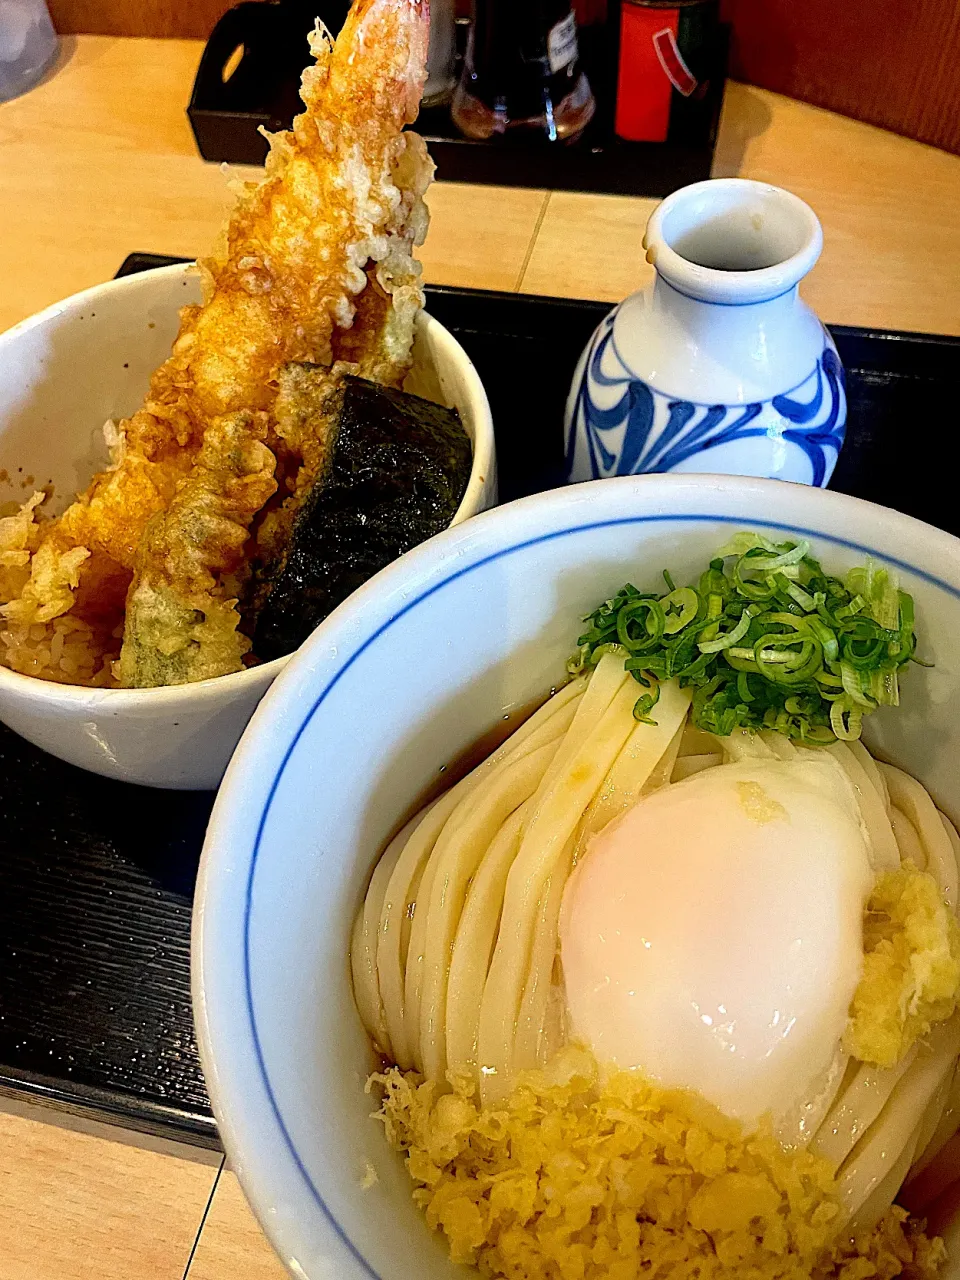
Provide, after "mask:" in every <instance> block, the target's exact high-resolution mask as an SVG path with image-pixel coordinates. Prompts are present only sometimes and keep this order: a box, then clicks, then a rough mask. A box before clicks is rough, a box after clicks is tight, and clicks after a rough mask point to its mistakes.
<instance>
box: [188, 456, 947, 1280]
mask: <svg viewBox="0 0 960 1280" xmlns="http://www.w3.org/2000/svg"><path fill="white" fill-rule="evenodd" d="M598 483H599V482H596V481H592V482H589V481H588V482H586V483H583V484H579V485H571V486H567V487H565V488H562V489H554V490H548V491H546V492H544V493H540V494H535V495H532V496H530V497H527V498H522V499H519V500H517V501H514V502H510V503H506V504H504V505H503V506H501V507H498V508H495V509H493V510H491V511H487V512H485V513H481V514H480V515H479V516H478V517H476V518H475V519H473V520H471V521H470V522H469V525H467V526H465V527H463V528H460V529H449V530H447V531H445V532H444V533H442V534H440V535H438V536H437V537H436V538H434V539H431V540H430V542H429V543H424V544H422V545H421V546H420V547H418V548H415V549H414V550H413V551H412V552H410V553H409V554H408V555H407V556H405V557H404V558H403V560H402V561H398V562H395V563H394V564H392V565H390V566H388V567H387V568H386V569H383V570H381V572H380V573H379V574H377V575H376V576H375V577H374V578H372V579H370V581H369V582H367V583H366V584H365V585H364V586H363V587H361V588H360V589H359V590H358V591H357V592H355V593H354V594H353V595H352V596H350V597H349V598H348V599H347V600H346V601H344V603H343V604H342V605H340V606H339V607H338V608H337V609H336V610H335V611H334V612H333V613H332V614H331V615H330V616H329V617H328V618H327V619H326V620H325V621H324V622H323V623H321V625H320V627H318V628H317V630H316V631H315V632H314V633H313V635H312V636H311V637H310V639H309V640H308V641H306V642H305V644H304V645H303V646H302V647H301V648H300V649H299V650H298V651H297V653H296V654H295V655H293V660H292V661H291V663H290V664H289V665H288V667H287V669H286V670H285V671H284V673H283V674H282V675H281V677H280V678H279V679H278V680H277V681H276V683H275V684H274V685H273V686H272V688H271V689H270V691H269V692H268V694H267V696H266V697H265V698H264V699H263V701H262V702H261V703H260V705H259V707H258V709H257V711H256V712H255V714H254V716H253V718H252V720H251V721H250V724H249V725H248V727H247V729H246V730H245V732H244V734H243V736H242V738H241V740H240V744H239V746H238V748H237V751H236V752H235V754H234V756H233V758H232V760H231V763H230V765H229V766H228V769H227V772H226V775H225V777H224V780H223V783H222V784H221V787H220V791H219V793H218V795H217V799H216V802H215V805H214V808H213V812H212V814H211V818H210V823H209V826H208V828H207V835H206V839H205V841H204V847H203V852H202V855H201V861H200V867H199V873H198V878H197V887H196V895H195V899H194V909H193V929H192V941H191V980H192V996H193V1008H194V1018H195V1023H196V1029H197V1039H198V1045H199V1050H200V1058H201V1063H202V1066H203V1070H204V1075H205V1078H206V1080H207V1084H208V1088H209V1092H210V1098H211V1103H212V1106H213V1110H214V1114H215V1117H216V1120H217V1124H218V1128H219V1131H220V1133H221V1137H222V1139H223V1144H224V1149H225V1151H226V1152H227V1155H228V1157H229V1158H230V1159H231V1161H232V1163H233V1164H234V1166H235V1167H236V1168H237V1169H238V1171H239V1177H240V1181H241V1184H242V1186H243V1190H244V1192H245V1194H246V1196H247V1199H248V1200H249V1202H250V1204H251V1205H252V1207H253V1209H254V1212H255V1213H256V1215H257V1217H258V1219H259V1220H260V1223H261V1225H262V1226H263V1228H264V1231H265V1232H266V1234H267V1235H268V1236H269V1237H270V1239H271V1240H272V1241H273V1243H274V1247H275V1248H276V1249H277V1252H278V1253H279V1254H280V1255H281V1257H283V1258H287V1257H291V1256H295V1254H294V1253H293V1252H292V1247H293V1234H294V1231H295V1230H296V1228H294V1229H289V1228H285V1227H284V1225H283V1224H282V1223H280V1222H278V1221H277V1219H276V1217H275V1215H273V1214H271V1212H270V1206H271V1205H272V1204H274V1203H275V1202H276V1195H275V1193H274V1184H276V1183H279V1182H280V1181H281V1180H283V1181H284V1190H285V1193H286V1194H287V1196H288V1197H289V1196H290V1195H291V1194H295V1193H294V1192H293V1191H292V1183H291V1179H293V1180H295V1181H296V1180H298V1181H299V1193H300V1195H301V1196H302V1197H303V1202H304V1203H309V1202H310V1201H312V1203H313V1205H314V1207H315V1208H319V1210H320V1214H321V1218H320V1221H321V1223H322V1228H321V1229H322V1232H323V1233H324V1236H325V1244H326V1245H329V1246H331V1247H334V1246H335V1243H336V1242H339V1245H340V1246H341V1248H342V1249H343V1250H345V1251H346V1253H345V1254H343V1255H341V1257H342V1259H343V1261H345V1262H346V1261H347V1255H349V1258H351V1259H352V1260H353V1263H354V1264H355V1265H357V1266H359V1268H360V1269H361V1271H360V1272H358V1273H356V1274H360V1273H361V1272H362V1273H363V1274H365V1275H366V1276H368V1277H370V1278H371V1280H381V1278H380V1273H379V1272H377V1270H376V1269H375V1268H374V1267H373V1266H372V1264H371V1263H369V1262H368V1261H367V1260H366V1258H365V1257H364V1256H363V1254H362V1252H361V1250H360V1249H359V1247H358V1246H357V1245H355V1244H354V1242H353V1241H352V1240H351V1239H350V1238H349V1236H348V1235H347V1233H346V1231H345V1229H344V1228H343V1227H342V1225H341V1224H340V1223H339V1222H338V1220H337V1218H336V1217H335V1215H334V1213H333V1211H332V1210H331V1209H330V1207H329V1206H328V1204H327V1202H326V1200H325V1198H324V1195H323V1193H322V1190H321V1189H320V1188H319V1187H317V1186H316V1185H315V1184H314V1182H313V1179H312V1178H311V1176H310V1174H309V1172H308V1170H307V1167H306V1164H305V1162H304V1160H303V1158H302V1157H301V1155H300V1154H299V1152H298V1150H297V1147H296V1144H295V1142H294V1140H293V1138H292V1136H291V1133H290V1130H289V1127H288V1125H287V1123H286V1121H285V1120H284V1118H283V1115H282V1114H281V1111H280V1108H279V1104H278V1102H277V1099H276V1096H275V1093H274V1090H273V1086H272V1085H271V1082H270V1077H269V1073H268V1071H267V1066H266V1062H265V1058H264V1054H263V1048H262V1045H261V1043H260V1039H259V1035H258V1031H257V1024H256V1012H255V1008H254V995H253V987H252V980H251V969H250V965H251V953H250V933H249V927H250V912H251V907H252V903H253V896H254V877H255V872H256V866H257V858H258V856H259V853H260V849H261V844H262V841H263V838H264V831H265V827H266V824H267V820H268V817H269V815H270V810H271V806H272V803H273V799H274V797H275V795H276V792H277V789H278V786H279V784H280V780H281V778H282V776H283V773H284V771H285V769H286V767H287V765H288V764H289V762H290V760H291V758H292V757H293V755H294V753H295V752H296V750H297V747H298V744H299V742H300V740H301V738H302V736H303V735H304V733H305V731H306V729H307V727H308V725H309V724H310V722H311V720H312V719H313V717H314V715H315V714H316V713H317V711H318V710H319V708H320V706H321V705H322V703H323V700H324V698H325V697H326V695H327V694H328V693H329V692H330V690H331V689H332V688H333V686H334V684H335V683H337V682H338V681H339V680H340V679H341V678H342V676H343V675H344V674H345V673H346V672H347V671H348V670H349V668H350V667H351V666H352V664H353V662H354V661H355V660H356V659H357V658H358V657H359V656H360V654H361V653H363V652H364V651H365V650H366V649H367V648H369V647H370V646H371V645H372V644H374V643H375V642H376V640H377V639H378V638H379V637H380V636H381V635H383V634H384V632H385V631H387V630H388V629H389V628H390V626H392V625H393V623H395V622H396V621H398V620H399V618H400V617H402V616H404V615H405V614H407V613H409V612H410V611H411V610H412V609H414V608H417V607H418V606H419V605H420V604H422V603H423V602H424V601H425V600H427V599H428V598H430V597H431V596H433V595H434V594H436V593H437V592H438V591H439V590H441V589H442V588H443V587H444V586H445V585H446V584H448V583H449V582H452V581H455V580H456V579H458V578H461V577H463V576H464V575H466V574H469V573H472V572H474V571H475V570H476V569H478V568H481V567H482V566H483V565H485V564H487V563H489V562H490V561H492V560H496V559H500V558H503V557H504V556H507V555H511V554H514V553H515V552H517V551H520V550H524V549H526V548H528V547H530V546H531V545H536V544H538V543H542V542H544V541H548V540H554V539H557V538H560V537H564V536H568V535H570V534H575V533H581V532H587V531H589V530H590V529H595V528H604V527H610V526H617V525H625V524H642V523H667V522H671V521H675V522H679V523H690V524H695V523H696V522H700V521H712V522H717V523H721V524H728V525H730V526H738V525H739V526H741V527H749V526H755V527H758V528H761V529H762V528H768V529H771V530H780V531H783V532H784V533H787V534H789V533H797V534H800V535H801V536H809V537H811V538H813V539H815V540H817V541H818V542H823V543H829V544H831V545H833V546H836V547H842V548H844V549H847V550H853V551H855V552H857V553H859V554H861V555H873V556H875V557H877V558H879V559H881V560H882V561H883V562H885V563H887V564H891V565H894V566H896V567H898V568H900V569H901V570H903V571H904V572H907V573H910V574H911V575H915V576H916V577H918V578H920V579H921V580H923V581H925V582H927V583H929V584H930V585H931V586H933V587H935V588H937V589H939V590H942V591H944V592H946V593H947V594H949V595H951V596H952V597H954V598H955V599H958V600H960V539H958V538H956V537H954V536H953V535H952V534H949V533H946V532H945V531H943V530H940V529H937V528H935V527H934V526H932V525H927V524H925V523H924V522H923V521H920V520H917V519H915V518H914V517H912V516H907V515H904V514H902V513H900V512H895V511H893V510H891V509H888V508H884V507H880V506H878V505H876V504H874V503H871V502H867V501H865V500H863V499H860V498H854V497H852V496H849V495H846V494H838V493H835V492H831V491H828V490H822V489H814V488H810V487H808V486H804V485H794V484H789V483H787V482H784V481H778V480H759V479H745V478H743V477H736V476H719V475H707V474H696V475H694V474H686V475H649V476H626V477H619V478H616V479H613V480H606V481H603V482H602V483H603V486H604V487H603V489H602V490H599V491H598V489H597V484H598ZM727 495H730V499H731V502H732V500H733V495H739V499H740V501H741V502H742V501H743V499H744V497H745V496H749V495H756V497H757V498H758V499H759V500H760V501H759V502H758V503H757V504H753V505H757V506H762V507H764V508H765V509H766V510H767V511H768V512H770V513H771V515H772V513H773V512H775V511H777V510H778V509H780V510H782V511H783V512H784V514H783V515H782V516H781V517H778V518H771V516H767V517H759V516H758V517H754V516H749V515H743V514H736V515H724V514H723V512H722V511H721V510H720V507H721V506H722V504H723V502H724V501H725V499H726V498H727ZM777 498H779V499H780V501H779V503H778V502H777V501H776V499H777ZM657 499H659V501H657ZM698 499H702V500H703V506H702V507H698V506H697V505H695V504H696V502H697V500H698ZM631 500H633V501H634V505H635V506H639V505H641V504H642V503H644V502H646V504H647V505H648V506H651V507H652V508H653V509H652V510H650V511H648V512H645V513H644V514H633V515H628V514H626V513H625V512H624V511H621V512H619V514H611V509H617V508H618V507H625V506H628V505H629V504H630V502H631ZM678 506H679V510H678V509H677V507H678ZM605 509H606V512H607V515H606V518H603V512H604V510H605ZM818 511H820V512H822V513H823V514H822V515H821V516H820V517H819V521H820V522H821V523H826V524H832V525H833V526H834V527H835V528H838V529H843V528H845V527H847V526H848V525H849V524H850V523H853V524H854V525H857V526H858V527H859V529H861V530H869V528H870V525H871V523H873V525H874V527H876V526H877V524H878V523H880V522H882V527H883V530H884V534H883V538H882V539H881V541H883V542H886V543H888V544H889V545H896V546H909V545H910V543H911V541H912V542H915V541H916V539H917V538H918V537H919V538H920V539H922V541H923V543H924V547H925V550H926V557H925V558H927V559H928V562H929V563H933V564H937V565H945V566H950V567H952V568H953V581H952V582H951V581H948V580H947V579H946V578H943V577H940V576H939V575H938V574H936V573H933V572H931V571H929V570H926V569H921V568H919V567H918V566H917V565H915V564H913V563H911V562H910V561H909V560H905V559H902V558H899V557H897V556H895V555H892V554H888V553H886V552H880V551H878V550H877V549H876V548H875V547H871V546H870V545H869V544H868V543H866V542H863V541H860V540H859V538H853V537H848V536H845V535H844V534H843V533H828V532H826V531H824V530H823V529H818V528H817V527H816V524H817V523H818V516H817V512H818ZM845 513H846V515H845ZM530 517H532V520H531V519H530ZM558 517H559V518H560V519H561V522H562V523H563V527H559V528H558V527H554V525H555V523H556V521H557V518H558ZM525 524H526V525H527V526H531V527H530V528H528V533H527V536H525V537H516V536H514V540H513V541H511V534H513V535H516V533H517V531H518V530H521V529H522V528H523V527H524V525H525ZM927 549H928V550H927ZM411 581H412V582H414V583H415V584H416V585H415V586H414V587H413V589H410V586H409V584H410V583H411ZM405 584H407V589H406V590H404V585H405ZM394 604H395V605H396V606H397V607H396V608H395V609H394V610H393V611H392V612H391V608H392V607H393V605H394ZM237 877H240V878H241V883H242V882H243V880H245V889H244V891H243V901H244V908H243V916H242V919H237V918H236V915H235V913H234V912H233V911H232V909H231V906H230V902H229V894H226V893H225V890H224V886H227V885H228V884H229V882H230V881H231V880H236V878H237ZM221 917H222V918H221ZM231 928H232V929H234V930H237V929H239V930H240V938H239V939H235V940H234V942H233V944H232V945H229V947H228V946H227V944H228V943H229V938H228V935H227V934H223V931H224V930H225V929H226V930H229V929H231ZM218 931H219V932H220V933H221V934H223V936H222V938H221V939H220V941H219V942H218V940H217V935H218ZM234 951H235V952H236V954H238V955H240V956H241V957H242V961H241V963H242V966H243V992H244V996H243V1007H237V1008H233V1009H231V1011H230V1012H231V1021H232V1022H233V1036H232V1037H231V1038H230V1039H223V1040H221V1039H220V1038H219V1037H218V1036H217V1033H216V1031H215V1030H214V1027H213V1023H212V1021H211V1018H210V1012H209V1011H210V996H211V993H213V999H214V1000H217V999H218V998H219V996H218V994H217V988H218V987H219V988H223V989H224V991H226V988H225V983H224V981H223V979H222V977H219V976H218V975H217V973H216V963H217V962H216V960H215V959H214V957H215V956H216V955H218V954H221V953H222V954H230V955H233V954H234ZM221 963H222V962H221ZM233 1015H236V1018H235V1019H234V1018H233ZM228 1060H229V1062H230V1071H229V1072H223V1071H221V1070H220V1066H219V1064H220V1063H221V1062H227V1061H228ZM231 1074H232V1075H233V1076H234V1080H231V1078H230V1077H231ZM241 1078H242V1079H243V1081H244V1085H243V1087H242V1088H235V1087H234V1083H235V1080H239V1079H241ZM261 1109H262V1110H261ZM257 1115H259V1116H260V1121H259V1122H258V1121H256V1120H255V1118H254V1117H255V1116H257ZM264 1116H265V1118H266V1122H267V1124H268V1126H269V1131H270V1134H271V1147H273V1146H277V1147H278V1148H279V1149H280V1150H281V1151H285V1153H286V1154H285V1160H286V1164H285V1167H284V1168H282V1169H279V1168H278V1169H277V1170H275V1173H274V1175H270V1174H268V1173H265V1172H264V1170H263V1168H261V1167H259V1166H258V1161H257V1154H258V1144H257V1142H256V1138H255V1133H256V1131H257V1129H258V1127H262V1122H263V1119H264ZM274 1139H279V1142H278V1143H277V1142H274ZM298 1274H306V1273H302V1272H301V1273H298Z"/></svg>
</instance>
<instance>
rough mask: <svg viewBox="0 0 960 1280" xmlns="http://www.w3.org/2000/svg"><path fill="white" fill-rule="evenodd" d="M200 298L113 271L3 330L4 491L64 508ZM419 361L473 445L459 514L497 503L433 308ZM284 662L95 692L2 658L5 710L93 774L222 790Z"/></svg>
mask: <svg viewBox="0 0 960 1280" xmlns="http://www.w3.org/2000/svg"><path fill="white" fill-rule="evenodd" d="M199 299H200V281H199V277H198V276H197V274H196V272H195V271H193V270H192V269H191V267H190V266H188V265H179V266H171V267H161V268H159V269H158V270H155V271H146V272H141V273H139V274H137V275H133V276H127V277H125V278H124V279H121V280H113V281H110V282H108V283H106V284H103V285H98V286H96V287H95V288H93V289H88V290H86V291H85V292H83V293H79V294H76V295H74V296H73V297H72V298H67V299H66V300H65V301H63V302H58V303H56V304H55V305H54V306H52V307H49V308H48V309H47V310H46V311H43V312H41V313H40V314H39V315H36V316H33V317H31V318H30V319H28V320H25V321H23V322H22V323H21V324H19V325H15V326H14V328H12V329H9V330H8V331H7V332H6V333H4V334H0V477H5V478H3V479H2V480H0V501H11V500H14V501H17V502H23V501H24V499H25V498H27V497H29V495H30V493H31V492H32V491H33V489H34V487H37V488H39V487H41V486H43V485H45V484H47V483H52V484H53V485H54V488H55V502H54V504H53V509H54V510H62V508H63V507H64V506H66V505H67V503H68V502H69V501H70V500H71V499H72V497H73V495H74V494H75V493H76V492H77V490H79V489H84V488H85V487H86V486H87V484H88V483H89V480H90V477H91V475H93V474H94V473H95V472H96V471H97V470H98V469H100V468H101V467H102V466H103V465H104V464H105V463H106V462H107V451H106V447H105V445H104V443H103V436H102V430H101V429H102V426H103V424H104V423H105V422H106V421H107V419H108V418H113V419H116V420H119V419H121V418H124V417H128V416H129V415H130V414H131V413H133V412H134V411H135V410H136V409H137V407H138V406H139V405H140V403H141V402H142V400H143V396H144V393H145V392H146V389H147V386H148V384H149V380H150V376H151V374H152V373H153V371H154V369H155V368H157V366H158V365H160V364H162V363H163V361H164V360H165V359H166V358H167V356H168V355H169V353H170V348H171V345H172V343H173V340H174V338H175V337H176V334H177V326H178V313H179V309H180V307H182V306H184V305H185V304H186V303H192V302H197V301H199ZM415 358H416V359H417V361H418V362H419V363H424V362H425V363H426V364H428V365H430V364H432V365H433V366H434V368H433V370H432V374H431V378H432V380H433V382H434V383H435V384H438V390H439V392H440V394H441V395H442V396H443V397H444V398H445V402H446V403H448V404H451V405H454V406H455V407H456V408H458V409H459V410H460V413H461V417H462V419H463V423H464V427H465V429H466V431H467V434H468V435H469V436H470V438H471V441H472V442H473V444H474V461H473V467H472V471H471V476H470V481H469V484H468V487H467V491H466V493H465V494H464V497H463V501H462V502H461V504H460V507H459V509H458V511H457V513H456V517H455V519H454V523H459V522H461V521H462V520H465V519H467V518H468V516H471V515H474V514H475V513H476V512H477V511H480V510H483V509H484V508H486V507H488V506H490V505H491V504H492V503H494V502H495V501H496V460H495V455H494V443H493V423H492V420H491V417H490V407H489V404H488V403H487V398H486V394H485V393H484V390H483V386H482V384H481V382H480V379H479V376H478V374H477V372H476V369H475V368H474V366H473V364H472V363H471V362H470V360H469V359H468V358H467V355H466V353H465V352H464V350H463V348H462V347H461V346H460V344H459V343H458V342H457V341H456V339H455V338H454V337H453V336H452V334H450V333H449V332H448V331H447V330H446V329H445V328H444V327H443V325H441V324H440V323H439V322H438V321H437V320H435V319H433V317H432V316H426V315H422V316H421V317H420V318H419V321H418V326H417V337H416V344H415ZM286 661H287V659H286V658H279V659H277V660H276V661H274V662H270V663H265V664H264V665H263V666H261V667H256V668H251V669H250V670H248V671H245V672H242V673H239V674H237V675H235V676H222V677H220V678H219V679H217V680H212V681H204V682H201V683H199V684H195V685H183V686H179V687H177V688H172V689H147V690H115V689H107V690H90V689H80V688H77V687H74V686H66V685H57V684H53V683H51V682H49V681H43V680H37V679H34V678H32V677H29V676H22V675H18V674H17V673H15V672H12V671H9V670H7V669H6V668H4V667H0V720H3V722H4V723H5V724H7V725H9V726H10V728H12V729H15V730H16V731H17V733H20V734H22V735H23V737H25V738H27V739H28V740H29V741H30V742H33V743H35V744H36V745H37V746H39V747H42V748H44V750H46V751H49V752H50V753H51V754H52V755H55V756H59V757H60V758H61V759H63V760H67V761H69V763H71V764H75V765H79V766H80V767H81V768H84V769H90V770H92V771H93V772H94V773H101V774H105V775H106V776H107V777H112V778H119V779H121V780H123V781H126V782H136V783H142V784H144V785H146V786H154V787H170V788H175V789H182V790H197V789H206V788H210V787H215V786H217V784H218V783H219V781H220V779H221V778H222V776H223V771H224V769H225V768H226V765H227V761H228V760H229V759H230V755H231V753H232V752H233V749H234V747H235V746H236V743H237V740H238V738H239V736H240V734H241V733H242V731H243V728H244V726H245V725H246V723H247V721H248V720H249V718H250V715H251V714H252V712H253V710H254V708H255V707H256V705H257V703H258V702H259V700H260V698H261V697H262V696H263V693H264V691H265V690H266V688H267V687H268V686H269V684H270V682H271V681H272V680H273V678H274V677H275V676H276V674H277V673H278V672H279V671H280V670H282V668H283V666H284V665H285V664H286Z"/></svg>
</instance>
